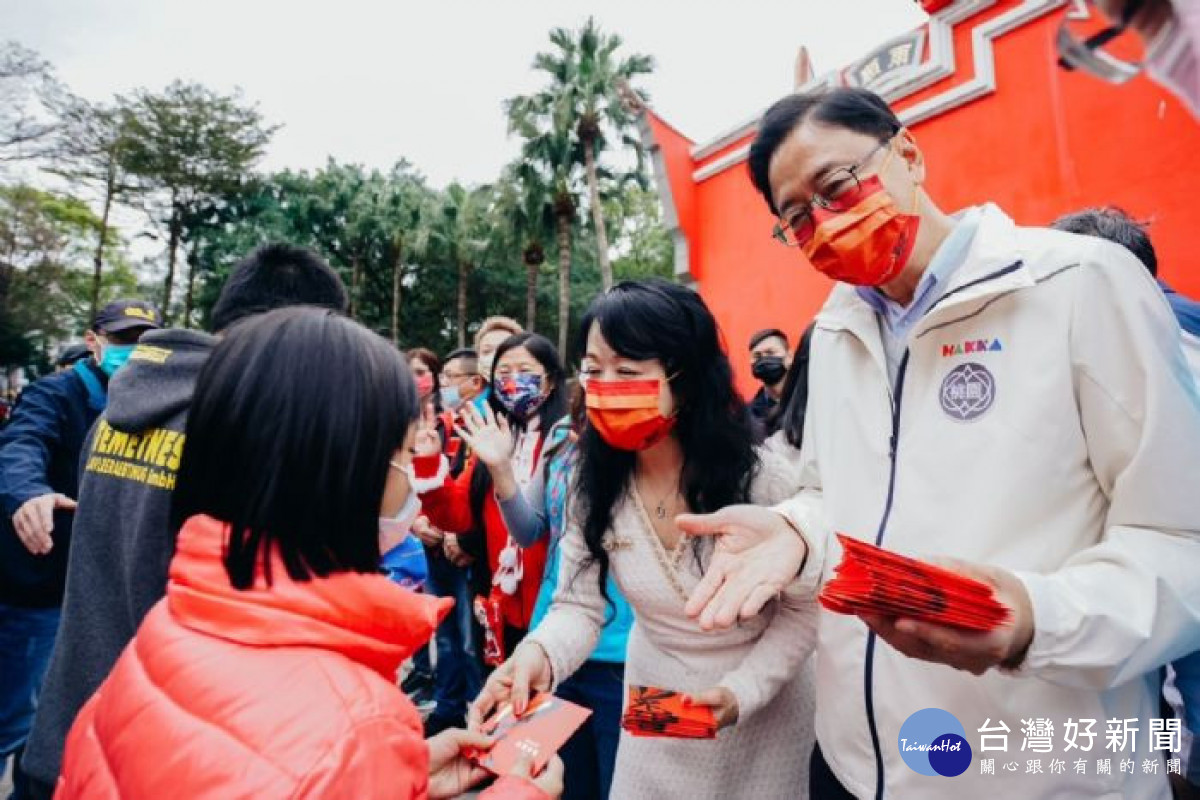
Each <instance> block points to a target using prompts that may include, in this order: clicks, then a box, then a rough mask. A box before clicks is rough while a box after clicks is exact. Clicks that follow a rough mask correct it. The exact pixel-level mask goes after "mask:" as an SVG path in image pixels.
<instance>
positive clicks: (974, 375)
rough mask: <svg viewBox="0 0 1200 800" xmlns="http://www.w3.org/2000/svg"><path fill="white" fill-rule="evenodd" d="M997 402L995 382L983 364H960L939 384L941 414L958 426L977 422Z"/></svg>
mask: <svg viewBox="0 0 1200 800" xmlns="http://www.w3.org/2000/svg"><path fill="white" fill-rule="evenodd" d="M995 399H996V381H995V379H994V378H993V377H992V373H990V372H988V371H987V367H985V366H983V365H982V364H975V363H970V364H960V365H959V366H957V367H955V368H954V369H952V370H950V373H949V374H948V375H946V379H945V380H943V381H942V410H943V411H945V412H946V413H947V414H948V415H950V417H951V418H952V419H956V420H958V421H959V422H971V421H972V420H975V419H978V418H979V417H980V416H982V415H983V413H984V412H985V411H987V410H988V409H989V408H991V407H992V402H993V401H994V400H995Z"/></svg>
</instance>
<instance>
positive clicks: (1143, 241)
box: [1050, 206, 1158, 278]
mask: <svg viewBox="0 0 1200 800" xmlns="http://www.w3.org/2000/svg"><path fill="white" fill-rule="evenodd" d="M1050 227H1052V228H1057V229H1058V230H1060V231H1066V232H1067V233H1078V234H1082V235H1083V236H1096V237H1098V238H1100V239H1107V240H1108V241H1110V242H1114V243H1116V244H1119V245H1121V246H1122V247H1124V248H1125V249H1126V250H1128V251H1129V252H1131V253H1133V254H1134V255H1135V256H1137V257H1138V261H1141V262H1142V263H1143V264H1145V265H1146V269H1148V270H1149V271H1150V274H1151V275H1153V276H1154V277H1156V278H1157V277H1158V255H1157V254H1156V253H1155V252H1154V243H1153V242H1151V241H1150V234H1148V233H1146V225H1145V224H1144V223H1141V222H1138V221H1137V220H1135V219H1134V218H1133V217H1131V216H1129V215H1128V214H1126V213H1125V212H1124V211H1123V210H1121V209H1119V208H1117V207H1115V206H1105V207H1103V208H1085V209H1082V210H1080V211H1076V212H1075V213H1074V214H1067V215H1066V216H1062V217H1059V218H1058V219H1056V220H1055V221H1054V223H1053V224H1052V225H1051V226H1050Z"/></svg>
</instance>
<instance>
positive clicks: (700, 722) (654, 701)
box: [621, 686, 717, 739]
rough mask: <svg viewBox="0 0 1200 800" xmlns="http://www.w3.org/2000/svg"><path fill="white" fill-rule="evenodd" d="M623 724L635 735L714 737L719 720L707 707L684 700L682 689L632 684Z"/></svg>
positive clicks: (684, 737)
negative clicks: (676, 690) (674, 689)
mask: <svg viewBox="0 0 1200 800" xmlns="http://www.w3.org/2000/svg"><path fill="white" fill-rule="evenodd" d="M621 727H623V728H624V729H625V730H627V731H629V733H631V734H633V735H634V736H662V737H670V738H675V739H714V738H716V736H717V720H716V718H715V717H714V716H713V712H712V709H711V708H709V707H708V706H698V705H692V704H690V703H686V702H684V697H683V695H681V694H680V693H679V692H675V691H672V690H670V689H658V688H656V687H653V686H630V687H629V704H628V706H627V707H626V708H625V716H624V717H623V718H622V719H621Z"/></svg>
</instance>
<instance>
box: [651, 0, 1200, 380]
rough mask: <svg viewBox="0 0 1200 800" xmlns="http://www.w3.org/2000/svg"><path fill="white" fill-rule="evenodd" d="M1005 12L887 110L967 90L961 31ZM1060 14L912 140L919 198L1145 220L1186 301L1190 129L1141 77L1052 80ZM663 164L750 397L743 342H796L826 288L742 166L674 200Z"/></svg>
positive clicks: (681, 162)
mask: <svg viewBox="0 0 1200 800" xmlns="http://www.w3.org/2000/svg"><path fill="white" fill-rule="evenodd" d="M1014 1H1015V0H1009V2H1002V3H999V4H998V5H997V7H996V8H994V9H989V10H987V11H985V12H983V13H981V14H979V15H977V17H975V18H972V19H971V20H970V21H969V22H967V23H961V24H959V25H958V26H957V27H956V28H955V31H954V36H955V51H956V63H957V65H958V67H957V71H956V74H955V75H953V76H951V77H949V78H946V79H945V80H943V81H941V82H939V83H938V84H936V85H934V86H932V87H929V88H928V89H925V90H923V91H922V92H919V93H917V94H914V95H912V96H910V97H906V98H904V99H903V100H901V101H899V102H897V103H896V107H897V108H898V109H900V110H903V109H904V108H906V107H908V106H910V105H912V104H914V103H916V102H919V101H921V100H923V99H925V98H927V97H929V96H932V95H936V94H938V93H940V92H941V91H944V90H945V89H946V88H947V87H949V86H953V85H956V84H958V83H961V82H962V81H964V80H966V79H968V78H970V77H971V76H972V72H973V52H972V48H971V43H970V37H971V29H972V28H973V27H974V25H975V24H977V23H978V22H979V21H981V20H986V19H988V18H990V17H992V16H995V15H996V14H999V13H1003V12H1004V11H1005V10H1007V9H1008V8H1011V7H1012V6H1013V5H1014ZM1061 13H1062V12H1061V11H1056V12H1051V13H1049V14H1047V15H1045V16H1043V17H1041V18H1039V19H1037V20H1035V21H1033V22H1031V23H1028V24H1026V25H1024V26H1022V27H1020V28H1017V29H1016V30H1013V31H1010V32H1008V33H1007V34H1004V35H1002V36H1000V37H998V38H997V39H996V40H995V42H994V48H995V70H996V83H997V88H996V90H995V92H993V93H992V94H989V95H987V96H985V97H983V98H981V99H978V100H975V101H972V102H970V103H967V104H966V105H963V106H959V107H958V108H954V109H952V110H949V111H947V112H944V113H941V114H939V115H937V116H934V117H932V118H931V119H928V120H926V121H924V122H920V123H917V124H915V125H914V126H913V127H912V130H913V134H914V135H915V137H916V139H917V141H918V142H919V143H920V145H921V147H922V148H923V150H924V152H925V155H926V159H927V162H928V170H929V178H928V189H929V191H930V193H931V195H932V196H933V197H934V199H935V201H937V202H938V203H939V204H940V205H941V206H942V207H943V208H944V209H946V210H957V209H959V208H961V207H963V206H966V205H971V204H976V203H982V202H985V201H991V202H995V203H996V204H998V205H999V206H1000V207H1001V208H1003V209H1004V210H1005V211H1006V212H1008V213H1009V214H1011V215H1012V216H1013V217H1014V218H1015V219H1016V220H1017V221H1018V222H1019V223H1022V224H1028V225H1038V224H1047V223H1049V222H1050V221H1052V220H1053V219H1054V218H1055V217H1057V216H1058V215H1060V214H1062V213H1065V212H1068V211H1071V210H1075V209H1078V208H1081V207H1084V206H1088V205H1103V204H1114V205H1119V206H1121V207H1123V208H1125V209H1126V210H1127V211H1129V212H1130V213H1131V214H1133V215H1134V216H1136V217H1138V218H1142V219H1149V220H1152V223H1153V224H1152V226H1151V229H1150V230H1151V235H1152V236H1153V239H1154V243H1155V247H1156V249H1157V250H1158V254H1159V261H1160V275H1161V276H1162V277H1163V278H1164V279H1166V280H1167V281H1168V282H1169V283H1171V284H1172V285H1173V286H1174V287H1175V288H1176V289H1178V290H1179V291H1181V292H1183V293H1185V294H1189V295H1192V296H1194V297H1200V268H1198V267H1200V265H1197V264H1196V263H1195V262H1196V261H1197V259H1196V258H1195V257H1194V256H1193V252H1194V250H1195V247H1194V245H1193V243H1192V241H1191V238H1190V234H1191V229H1193V228H1195V227H1196V226H1197V225H1198V224H1200V214H1198V211H1200V209H1198V208H1197V203H1196V201H1195V200H1194V199H1193V198H1194V195H1195V191H1196V190H1195V186H1194V182H1195V180H1196V176H1200V125H1197V124H1196V122H1195V121H1194V120H1193V119H1192V118H1191V117H1190V116H1189V115H1188V113H1187V111H1186V110H1185V109H1184V108H1183V107H1182V106H1181V105H1180V104H1179V103H1178V102H1177V101H1176V100H1175V99H1174V98H1173V97H1171V96H1170V95H1169V94H1167V92H1166V91H1165V90H1163V89H1161V88H1159V87H1158V86H1157V85H1156V84H1154V83H1152V82H1150V81H1149V80H1147V79H1146V78H1144V77H1141V78H1137V79H1135V80H1134V81H1133V82H1131V83H1130V84H1127V85H1125V86H1120V87H1114V86H1108V85H1105V84H1103V83H1101V82H1099V81H1097V80H1095V79H1092V78H1089V77H1087V76H1084V75H1078V74H1074V73H1067V72H1064V71H1062V70H1060V69H1059V68H1058V67H1057V66H1056V64H1055V55H1054V45H1053V36H1054V31H1055V27H1056V25H1057V23H1058V19H1059V17H1060V14H1061ZM657 133H658V131H656V134H657ZM660 141H662V139H660ZM746 141H749V138H748V137H747V138H745V139H743V140H742V141H741V142H738V143H736V144H738V145H740V144H744V143H745V142H746ZM731 149H733V148H732V146H730V147H725V148H722V150H721V151H719V152H718V153H716V154H713V155H711V156H707V157H706V158H705V159H703V160H701V161H699V162H697V163H694V164H692V167H700V166H703V165H704V164H706V163H711V162H712V161H714V160H715V159H717V158H719V157H720V155H721V154H722V153H727V152H729V151H730V150H731ZM664 150H667V148H666V147H664ZM685 152H686V151H685ZM670 155H671V156H672V160H673V161H674V164H671V165H669V168H670V171H671V173H672V180H671V183H672V189H673V190H675V191H673V192H672V193H673V195H674V196H675V197H677V198H680V199H681V200H683V202H682V203H680V205H681V206H682V207H681V208H680V224H681V227H682V229H683V232H684V234H685V236H686V237H687V239H688V247H689V251H690V265H691V270H692V274H693V276H694V277H695V278H696V281H697V284H698V288H699V290H700V292H701V294H702V295H703V296H704V298H705V300H706V301H707V302H708V304H709V306H710V307H711V308H712V309H713V312H714V313H715V314H716V316H717V319H718V320H719V322H720V324H721V327H722V330H723V331H724V334H725V337H726V341H727V343H728V346H729V350H730V354H731V357H732V359H733V362H734V368H735V371H736V373H737V376H738V380H739V385H740V387H741V388H742V389H743V390H744V391H745V392H747V394H748V393H749V392H751V391H753V389H754V387H755V383H754V381H753V379H752V378H751V376H750V367H749V359H748V353H747V347H746V346H747V341H748V339H749V337H750V335H751V334H752V333H753V332H754V331H756V330H758V329H760V328H764V327H779V328H782V329H783V330H785V331H787V332H788V333H789V334H790V335H792V336H793V337H796V336H798V334H799V333H800V331H802V330H803V328H804V327H805V326H806V325H807V324H808V322H809V321H810V320H811V319H812V317H813V316H814V314H815V313H816V312H817V310H818V309H819V308H820V306H821V304H822V303H823V302H824V299H825V297H826V295H827V294H828V291H829V287H830V285H831V284H830V282H829V281H827V280H826V279H825V278H823V277H822V276H820V275H818V274H817V273H815V271H813V270H812V268H811V267H810V266H809V265H808V264H807V262H806V261H805V260H804V259H803V257H802V256H801V255H800V254H799V253H797V252H796V251H794V250H789V249H788V248H785V247H784V246H782V245H780V244H778V243H777V242H775V241H774V240H773V239H772V238H771V236H770V232H771V226H772V224H773V222H774V220H773V219H772V217H771V216H770V214H769V212H768V211H767V209H766V206H765V205H764V203H763V202H762V200H761V199H760V198H759V197H758V195H757V193H755V191H754V189H753V187H752V186H751V184H750V180H749V175H748V172H747V167H746V164H745V162H742V163H739V164H736V165H734V166H733V167H730V168H728V169H725V170H723V171H721V172H718V173H717V174H715V175H713V176H712V177H709V178H708V179H706V180H703V181H700V182H698V183H695V184H694V186H688V187H687V188H686V189H685V187H684V186H678V188H677V187H676V184H680V183H681V182H682V183H687V182H688V181H690V180H691V169H687V168H686V167H687V165H686V161H690V157H689V158H688V159H682V158H681V154H680V146H679V143H678V142H675V143H674V144H673V146H672V147H671V154H670ZM680 190H683V191H680Z"/></svg>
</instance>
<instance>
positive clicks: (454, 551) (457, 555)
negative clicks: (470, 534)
mask: <svg viewBox="0 0 1200 800" xmlns="http://www.w3.org/2000/svg"><path fill="white" fill-rule="evenodd" d="M442 552H443V553H445V554H446V558H448V559H450V563H451V564H453V565H454V566H456V567H469V566H471V565H472V564H474V563H475V558H474V557H473V556H472V555H471V554H470V553H468V552H467V551H466V550H463V549H462V545H461V544H459V543H458V537H457V536H456V535H454V534H453V533H447V534H444V535H443V538H442Z"/></svg>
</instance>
